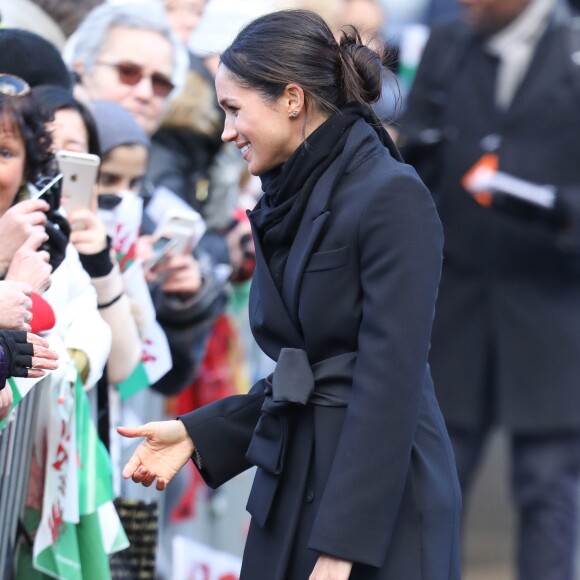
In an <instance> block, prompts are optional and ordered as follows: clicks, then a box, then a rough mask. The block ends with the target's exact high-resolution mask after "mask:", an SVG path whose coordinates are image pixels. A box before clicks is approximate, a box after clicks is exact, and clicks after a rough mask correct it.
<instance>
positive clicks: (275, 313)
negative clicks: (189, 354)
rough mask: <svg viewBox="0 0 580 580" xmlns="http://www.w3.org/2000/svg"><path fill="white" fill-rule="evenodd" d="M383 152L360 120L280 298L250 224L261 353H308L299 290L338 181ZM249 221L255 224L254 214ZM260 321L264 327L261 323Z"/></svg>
mask: <svg viewBox="0 0 580 580" xmlns="http://www.w3.org/2000/svg"><path fill="white" fill-rule="evenodd" d="M382 147H383V146H382V144H381V143H380V142H379V141H378V140H377V138H376V133H375V131H374V129H373V128H372V127H370V126H369V125H368V123H366V121H364V120H363V119H361V120H360V121H358V122H357V123H355V125H354V126H353V128H352V130H351V134H350V136H349V139H348V140H347V142H346V145H345V148H344V151H343V153H342V154H341V155H340V156H339V157H338V158H337V159H336V160H335V161H334V163H332V165H331V166H330V167H329V168H328V170H327V171H326V172H325V173H324V175H323V176H322V177H321V178H320V180H319V181H318V183H317V184H316V186H315V188H314V190H313V192H312V194H311V196H310V199H309V200H308V204H307V206H306V209H305V211H304V216H303V217H302V220H301V221H300V225H299V226H298V230H297V232H296V235H295V238H294V242H293V243H292V247H291V249H290V253H289V255H288V260H287V262H286V268H285V271H284V280H283V284H282V294H280V292H279V291H278V289H277V287H276V284H275V283H274V280H273V279H272V275H271V273H270V270H269V269H268V266H267V264H266V261H265V258H264V253H263V250H262V246H261V242H260V238H259V236H258V235H257V232H256V230H255V226H254V224H252V230H253V234H254V243H255V247H256V270H255V273H254V280H253V282H252V290H251V292H250V313H251V317H252V325H253V328H256V329H257V327H259V328H260V330H259V332H258V334H259V335H260V336H261V337H263V335H264V331H266V333H267V338H268V341H267V342H268V344H267V345H266V344H260V346H261V347H262V349H264V350H268V346H271V345H273V344H274V343H278V342H279V343H280V344H281V345H282V346H286V347H292V348H304V338H303V336H302V329H301V327H300V321H299V317H298V298H299V296H300V286H301V283H302V278H303V276H304V271H305V269H306V265H307V264H308V261H309V259H310V256H311V255H312V252H313V250H314V248H315V247H316V243H317V242H318V241H319V239H320V236H321V234H322V233H323V231H324V225H325V224H326V223H327V221H328V219H329V217H330V215H331V211H330V202H331V198H332V194H333V193H334V192H335V191H336V187H337V182H338V180H339V179H340V178H341V177H342V176H343V175H344V174H345V173H349V172H351V171H353V170H354V169H355V168H356V167H357V166H358V165H359V164H360V163H362V161H364V160H365V159H367V158H368V156H369V155H371V154H373V153H376V151H377V148H381V149H382ZM249 217H250V223H251V222H252V215H251V213H249ZM262 316H263V317H264V321H262V320H261V317H262ZM266 321H267V322H266ZM264 322H265V323H264ZM265 327H267V329H266V328H265ZM256 338H258V337H256ZM272 339H274V340H272ZM278 346H279V345H278ZM278 350H279V349H278V348H276V349H274V350H272V349H271V350H270V351H269V352H266V354H268V356H270V357H271V358H273V359H274V360H277V358H278V357H277V354H278Z"/></svg>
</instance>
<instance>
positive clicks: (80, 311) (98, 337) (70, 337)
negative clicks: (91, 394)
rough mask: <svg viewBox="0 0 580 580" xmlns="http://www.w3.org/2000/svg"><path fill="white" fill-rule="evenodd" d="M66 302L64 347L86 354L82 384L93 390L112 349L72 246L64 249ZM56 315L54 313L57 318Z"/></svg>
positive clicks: (92, 293)
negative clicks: (86, 372)
mask: <svg viewBox="0 0 580 580" xmlns="http://www.w3.org/2000/svg"><path fill="white" fill-rule="evenodd" d="M66 251H67V255H66V260H65V264H66V265H67V268H68V288H67V291H68V295H67V296H68V301H67V306H66V309H65V311H64V312H63V313H62V317H63V319H64V321H63V324H62V328H64V329H65V331H64V343H65V346H66V348H68V349H73V350H78V351H81V352H83V353H84V354H85V355H86V358H87V361H88V365H89V373H88V377H87V380H86V382H85V385H86V387H87V388H89V387H92V386H93V385H94V384H95V383H96V382H97V381H98V380H99V378H100V377H101V375H102V374H103V369H104V368H105V363H106V362H107V358H108V356H109V353H110V350H111V340H112V338H111V329H110V328H109V326H108V325H107V323H106V322H105V321H104V320H103V318H102V317H101V315H100V314H99V311H98V309H97V293H96V291H95V289H94V288H93V285H92V284H91V279H90V278H89V275H88V274H87V273H86V272H85V270H84V269H83V267H82V265H81V262H80V260H79V255H78V253H77V251H76V250H75V249H74V247H73V245H72V244H68V246H67V250H66ZM58 315H59V314H57V316H58Z"/></svg>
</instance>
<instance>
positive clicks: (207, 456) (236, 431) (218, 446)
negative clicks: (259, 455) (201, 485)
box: [178, 381, 264, 489]
mask: <svg viewBox="0 0 580 580" xmlns="http://www.w3.org/2000/svg"><path fill="white" fill-rule="evenodd" d="M263 402H264V387H263V381H258V382H257V383H256V384H255V385H254V386H253V387H252V389H251V390H250V391H249V392H248V393H247V394H245V395H233V396H231V397H226V398H224V399H220V400H218V401H215V402H214V403H210V404H209V405H206V406H204V407H202V408H200V409H197V410H195V411H193V412H191V413H188V414H186V415H182V416H180V417H178V418H179V419H180V420H181V421H183V424H184V425H185V428H186V429H187V432H188V433H189V436H190V437H191V440H192V441H193V443H194V445H195V447H196V449H197V451H198V453H199V456H200V458H201V460H202V462H203V463H202V465H203V467H202V469H200V473H201V475H202V477H203V479H204V481H205V482H206V483H207V485H209V486H210V487H212V488H214V489H215V488H216V487H219V486H220V485H222V484H223V483H225V482H226V481H228V480H230V479H231V478H232V477H235V476H236V475H238V474H240V473H242V472H243V471H245V470H246V469H248V468H250V467H251V464H250V463H249V462H248V461H247V460H246V452H247V450H248V446H249V445H250V441H251V439H252V436H253V434H254V429H255V427H256V423H257V422H258V419H259V418H260V412H261V409H262V404H263ZM194 463H196V462H195V461H194Z"/></svg>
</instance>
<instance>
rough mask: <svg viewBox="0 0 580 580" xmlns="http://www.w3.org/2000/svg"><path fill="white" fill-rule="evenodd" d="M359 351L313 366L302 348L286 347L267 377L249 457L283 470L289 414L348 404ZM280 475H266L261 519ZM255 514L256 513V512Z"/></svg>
mask: <svg viewBox="0 0 580 580" xmlns="http://www.w3.org/2000/svg"><path fill="white" fill-rule="evenodd" d="M356 357H357V353H356V352H347V353H344V354H341V355H338V356H334V357H331V358H328V359H325V360H323V361H320V362H318V363H316V364H314V365H312V366H311V365H310V363H309V362H308V356H307V355H306V352H305V351H304V350H302V349H297V348H283V349H282V350H281V351H280V356H279V358H278V362H277V364H276V368H275V369H274V372H273V373H272V374H271V375H270V376H269V377H268V378H267V379H266V380H265V387H264V394H265V399H264V403H263V405H262V415H261V416H260V419H259V420H258V423H257V425H256V429H255V430H254V435H253V437H252V440H251V442H250V445H249V447H248V451H247V453H246V458H247V459H248V461H249V462H250V463H252V464H253V465H256V466H258V467H259V468H260V469H263V470H264V471H265V472H267V473H268V474H270V475H272V476H279V475H280V473H282V470H283V469H284V458H285V455H286V449H287V446H288V442H289V429H288V416H287V415H288V413H289V412H290V411H291V410H292V409H293V408H294V409H295V408H297V407H300V406H306V405H320V406H323V407H346V406H348V399H349V395H350V391H351V387H352V377H353V370H354V363H355V361H356ZM277 480H278V477H274V478H272V477H270V478H267V481H269V482H271V483H270V484H269V485H268V488H271V489H269V490H266V489H262V490H261V493H260V496H261V498H262V499H261V500H260V504H262V505H260V506H255V507H254V511H256V508H257V511H259V512H261V517H259V518H258V519H260V520H262V525H263V521H265V518H266V517H267V513H268V511H269V509H270V505H271V500H272V499H273V496H274V492H275V491H276V487H277ZM253 515H254V514H253Z"/></svg>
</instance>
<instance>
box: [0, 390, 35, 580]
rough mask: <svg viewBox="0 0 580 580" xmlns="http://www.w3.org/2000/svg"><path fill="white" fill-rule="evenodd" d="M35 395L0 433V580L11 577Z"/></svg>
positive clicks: (26, 477)
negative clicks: (0, 578)
mask: <svg viewBox="0 0 580 580" xmlns="http://www.w3.org/2000/svg"><path fill="white" fill-rule="evenodd" d="M38 401H39V392H38V391H37V389H35V388H33V389H32V390H31V391H30V392H29V393H28V395H27V396H26V397H25V398H24V399H23V400H22V401H21V402H20V403H19V405H18V407H17V408H16V410H15V411H14V414H15V416H14V418H11V419H10V420H9V421H8V423H7V425H6V427H5V428H4V430H3V431H2V433H0V470H1V471H0V521H1V522H2V524H1V525H0V577H2V578H6V579H8V578H12V577H13V574H14V566H15V561H14V560H15V556H16V547H17V546H16V544H17V542H18V527H19V526H18V522H19V520H20V519H21V518H22V516H23V513H24V505H25V501H26V495H27V492H28V480H29V476H30V460H31V457H32V445H33V442H34V435H35V431H34V425H35V424H36V420H37V417H38V409H39V405H38Z"/></svg>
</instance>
